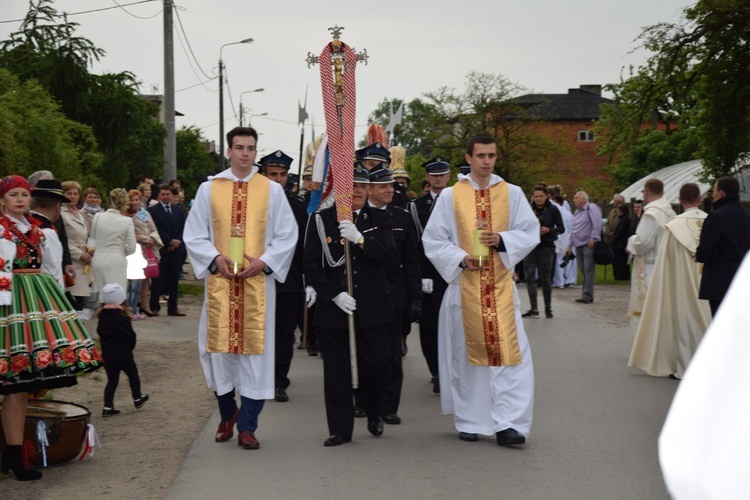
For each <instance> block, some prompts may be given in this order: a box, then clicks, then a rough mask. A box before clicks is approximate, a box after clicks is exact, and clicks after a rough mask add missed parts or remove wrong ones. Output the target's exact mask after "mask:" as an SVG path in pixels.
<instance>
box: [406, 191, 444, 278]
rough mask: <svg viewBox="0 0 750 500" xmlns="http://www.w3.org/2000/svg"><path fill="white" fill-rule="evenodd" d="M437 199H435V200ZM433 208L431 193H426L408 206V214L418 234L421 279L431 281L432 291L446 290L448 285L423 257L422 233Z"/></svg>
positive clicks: (433, 202)
mask: <svg viewBox="0 0 750 500" xmlns="http://www.w3.org/2000/svg"><path fill="white" fill-rule="evenodd" d="M435 199H437V198H435ZM434 206H435V200H434V199H433V197H432V194H431V193H427V194H425V195H424V196H422V197H420V198H417V199H416V200H414V201H412V202H411V203H410V204H409V212H410V214H411V216H412V220H414V223H415V225H416V226H417V232H418V233H419V256H420V260H419V265H420V269H421V271H422V279H431V280H432V288H433V290H446V289H447V288H448V283H446V282H445V280H444V279H443V278H442V277H441V276H440V273H439V272H438V271H437V269H435V266H433V265H432V262H430V260H429V259H428V258H427V257H425V254H424V247H423V246H422V233H423V232H424V228H425V226H427V221H429V220H430V213H431V212H432V207H434Z"/></svg>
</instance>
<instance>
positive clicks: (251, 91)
mask: <svg viewBox="0 0 750 500" xmlns="http://www.w3.org/2000/svg"><path fill="white" fill-rule="evenodd" d="M263 90H264V89H262V88H261V89H255V90H246V91H245V92H243V93H241V94H240V127H241V126H242V114H243V112H244V108H243V107H242V96H243V95H245V94H252V93H253V92H263Z"/></svg>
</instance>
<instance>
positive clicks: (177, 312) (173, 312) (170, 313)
mask: <svg viewBox="0 0 750 500" xmlns="http://www.w3.org/2000/svg"><path fill="white" fill-rule="evenodd" d="M167 316H186V314H185V313H184V312H180V310H179V309H172V310H171V311H168V312H167Z"/></svg>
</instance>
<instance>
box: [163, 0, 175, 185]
mask: <svg viewBox="0 0 750 500" xmlns="http://www.w3.org/2000/svg"><path fill="white" fill-rule="evenodd" d="M172 1H173V0H164V128H166V129H167V139H166V141H165V143H164V182H169V181H170V180H171V179H176V178H177V141H176V139H175V124H174V115H175V112H174V43H173V39H172V32H173V27H172V26H173V25H172Z"/></svg>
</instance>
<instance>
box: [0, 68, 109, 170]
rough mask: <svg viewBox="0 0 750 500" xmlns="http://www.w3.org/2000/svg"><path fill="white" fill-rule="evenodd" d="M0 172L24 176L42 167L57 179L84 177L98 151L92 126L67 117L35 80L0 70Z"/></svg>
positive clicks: (95, 163)
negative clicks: (0, 132)
mask: <svg viewBox="0 0 750 500" xmlns="http://www.w3.org/2000/svg"><path fill="white" fill-rule="evenodd" d="M0 130H2V131H3V132H2V134H0V174H1V175H2V176H5V175H8V174H19V175H24V176H28V175H29V174H31V173H32V172H34V171H36V170H39V169H41V168H46V169H50V170H53V171H54V172H55V175H57V176H58V177H59V178H61V179H78V180H81V181H84V182H85V181H86V180H88V177H87V176H86V175H85V174H84V172H89V171H90V170H91V169H95V168H97V167H98V166H99V165H100V164H101V162H102V157H101V154H100V153H98V152H97V150H96V139H95V138H94V135H93V133H92V131H91V128H90V127H87V126H86V125H82V124H80V123H77V122H74V121H73V120H70V119H68V118H66V117H65V115H64V114H63V113H62V112H61V110H60V107H59V106H58V104H57V103H56V102H55V101H54V100H53V99H52V97H51V96H50V95H49V93H48V92H47V91H46V90H45V89H43V88H42V86H41V85H40V84H39V83H38V82H37V81H36V80H27V81H25V82H23V83H21V82H20V81H19V79H18V77H16V76H15V75H13V74H12V73H10V72H9V71H8V70H6V69H2V68H0Z"/></svg>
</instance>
